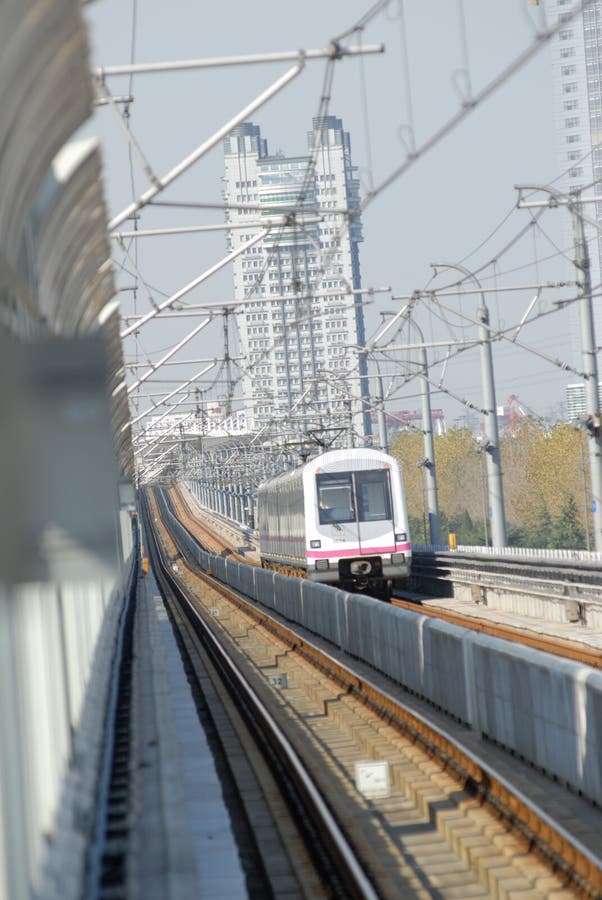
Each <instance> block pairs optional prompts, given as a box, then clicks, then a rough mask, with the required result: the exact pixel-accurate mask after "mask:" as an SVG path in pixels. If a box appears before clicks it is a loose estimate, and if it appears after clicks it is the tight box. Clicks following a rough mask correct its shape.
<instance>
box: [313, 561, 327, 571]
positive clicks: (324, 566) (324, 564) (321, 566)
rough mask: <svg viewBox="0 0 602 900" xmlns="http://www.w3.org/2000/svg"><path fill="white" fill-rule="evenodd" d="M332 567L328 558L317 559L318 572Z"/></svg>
mask: <svg viewBox="0 0 602 900" xmlns="http://www.w3.org/2000/svg"><path fill="white" fill-rule="evenodd" d="M329 568H330V563H329V562H328V560H327V559H317V560H316V572H326V571H327V570H328V569H329Z"/></svg>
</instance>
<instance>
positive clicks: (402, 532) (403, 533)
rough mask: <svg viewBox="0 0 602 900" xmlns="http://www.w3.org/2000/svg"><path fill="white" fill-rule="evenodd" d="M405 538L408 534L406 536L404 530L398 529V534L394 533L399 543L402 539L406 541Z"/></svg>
mask: <svg viewBox="0 0 602 900" xmlns="http://www.w3.org/2000/svg"><path fill="white" fill-rule="evenodd" d="M407 539H408V536H407V534H406V533H405V531H400V532H399V534H396V535H395V540H396V541H397V542H398V543H399V544H401V543H402V542H403V541H407Z"/></svg>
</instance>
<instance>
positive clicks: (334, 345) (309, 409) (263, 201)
mask: <svg viewBox="0 0 602 900" xmlns="http://www.w3.org/2000/svg"><path fill="white" fill-rule="evenodd" d="M312 124H313V127H312V130H311V131H310V132H309V133H308V136H307V143H308V150H307V154H306V155H304V156H298V157H285V156H284V155H283V154H282V153H275V154H272V155H270V154H269V153H268V147H267V142H266V141H265V140H264V139H263V138H262V137H261V133H260V130H259V127H258V126H257V125H254V124H252V123H245V124H243V125H240V126H238V127H237V128H236V129H234V131H233V132H232V133H231V134H230V135H229V136H228V137H227V138H226V139H225V141H224V152H225V177H224V184H225V187H224V198H225V200H226V205H227V221H228V222H229V223H230V224H231V226H232V227H231V229H230V230H229V231H228V242H229V248H230V249H235V248H236V247H239V246H240V245H241V244H242V243H245V242H246V241H248V240H251V239H252V238H253V236H254V235H256V234H257V232H258V231H260V230H261V229H262V228H265V227H269V228H270V231H269V233H268V235H267V236H266V237H264V238H263V240H262V241H261V242H259V243H257V244H255V245H254V246H252V247H249V248H248V249H247V250H246V251H245V252H244V253H242V254H241V255H239V256H238V257H237V258H236V260H235V262H234V295H235V298H236V299H237V300H240V301H243V302H241V303H240V305H238V306H237V307H236V321H237V326H238V334H239V340H240V344H241V347H240V349H241V355H242V356H243V358H244V359H245V365H244V374H243V390H244V397H245V404H246V407H247V409H248V411H249V413H250V414H251V416H252V420H253V427H254V430H255V431H262V430H265V431H266V432H268V433H270V434H271V433H273V432H276V433H277V434H278V435H279V436H282V437H284V438H286V439H289V440H292V441H304V440H307V439H310V440H311V439H312V438H313V439H314V440H318V441H323V442H324V443H325V444H326V445H334V446H348V445H350V444H351V445H355V446H357V445H359V444H361V443H362V442H363V440H364V437H365V436H366V435H368V434H370V420H369V414H368V410H367V400H368V397H367V378H366V359H365V355H364V354H363V353H362V352H361V348H362V347H363V346H364V343H365V334H364V317H363V307H362V298H361V294H360V293H359V290H360V287H361V279H360V266H359V243H360V242H361V241H362V230H361V222H360V219H359V217H358V216H354V215H353V211H354V210H357V209H359V183H358V180H357V179H356V178H355V168H354V166H353V165H352V163H351V145H350V139H349V134H348V132H346V131H344V129H343V126H342V122H341V120H340V119H337V118H336V117H335V116H326V117H323V118H316V119H314V120H313V123H312ZM350 213H351V214H350Z"/></svg>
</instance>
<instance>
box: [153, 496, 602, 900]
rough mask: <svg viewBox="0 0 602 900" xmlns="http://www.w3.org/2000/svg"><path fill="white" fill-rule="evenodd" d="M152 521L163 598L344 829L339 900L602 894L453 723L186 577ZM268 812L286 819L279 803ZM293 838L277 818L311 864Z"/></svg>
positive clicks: (588, 866)
mask: <svg viewBox="0 0 602 900" xmlns="http://www.w3.org/2000/svg"><path fill="white" fill-rule="evenodd" d="M151 502H152V501H151ZM152 518H154V519H155V524H156V525H157V526H158V538H157V547H158V548H160V552H161V555H162V556H163V557H164V558H165V559H166V560H167V564H168V568H171V570H172V574H171V579H172V582H173V584H172V587H171V590H172V591H175V590H177V591H178V592H180V593H183V594H184V595H186V598H187V602H188V604H190V606H191V607H192V609H193V610H194V613H193V614H191V615H194V617H196V618H198V619H200V620H202V621H203V622H204V623H205V627H206V628H207V629H208V631H209V632H210V633H211V635H212V640H214V641H216V642H217V643H219V644H220V645H221V646H222V647H224V648H226V650H225V652H226V653H227V655H228V656H229V657H230V660H231V662H230V663H229V664H228V665H235V666H236V667H240V669H241V671H242V672H243V679H244V681H245V682H246V683H247V684H248V685H251V686H252V687H253V691H254V692H255V693H256V694H257V695H258V696H259V698H260V700H261V702H262V703H263V704H264V706H265V707H266V708H268V709H269V711H270V715H271V716H272V717H273V719H274V721H275V722H276V724H277V726H278V728H279V729H280V730H281V732H282V733H283V734H284V735H285V737H286V741H287V742H288V743H289V745H290V746H291V747H292V748H294V750H295V753H296V755H297V757H298V758H299V759H302V760H303V761H304V763H305V766H306V767H307V770H308V773H309V776H310V777H311V779H312V780H313V782H314V790H315V792H316V793H317V795H318V796H320V797H322V798H323V800H324V801H325V804H326V807H327V809H328V810H329V811H330V813H331V816H332V818H333V819H334V821H335V822H338V823H344V824H345V831H346V838H345V840H346V842H347V844H348V845H349V848H350V849H349V852H350V854H351V857H353V858H355V863H354V864H353V866H352V868H355V869H356V871H357V872H359V873H361V875H362V877H363V878H364V883H363V886H361V885H356V887H355V888H353V891H355V893H351V890H352V889H351V888H350V887H345V888H344V891H343V893H341V894H340V896H370V894H369V893H366V891H372V895H373V896H378V897H381V898H389V897H390V898H398V897H400V896H404V897H405V896H407V897H432V896H439V897H468V896H481V897H489V896H507V897H511V896H514V895H516V896H517V897H518V896H529V897H549V896H554V897H557V898H560V897H569V896H575V895H576V894H583V895H589V896H602V894H601V891H602V874H601V872H600V868H599V866H598V865H597V861H596V860H595V859H592V857H591V855H590V854H588V852H587V851H585V852H584V851H583V848H580V847H579V846H578V845H575V843H574V842H573V841H571V840H570V839H568V837H567V835H566V834H563V833H562V830H561V829H557V828H555V827H554V824H553V823H552V822H550V821H549V819H547V818H546V817H545V816H543V817H542V815H541V814H540V813H539V812H538V810H537V809H536V808H535V807H534V806H533V805H532V804H530V803H529V801H528V800H527V799H526V798H525V797H524V796H517V795H516V794H513V793H512V791H511V790H510V788H509V785H508V784H507V782H506V781H505V780H504V778H503V777H499V776H496V773H495V772H494V771H492V769H491V767H490V766H489V765H488V764H485V763H484V762H483V760H482V759H479V758H478V756H474V755H470V754H466V752H464V751H462V750H460V749H459V747H458V743H457V741H456V740H455V737H454V734H455V732H456V731H457V729H458V728H459V727H460V726H455V725H454V724H453V723H452V724H451V725H450V724H449V722H447V726H446V725H445V719H444V717H442V716H436V715H434V716H433V714H432V711H431V714H427V715H424V705H421V704H420V702H419V701H410V702H408V698H407V695H405V696H404V695H403V692H402V691H401V690H396V689H395V688H394V687H393V686H392V684H391V683H390V682H386V680H384V681H385V683H384V684H382V683H380V682H382V681H383V679H379V678H378V676H377V675H376V674H375V673H374V672H372V671H370V670H368V671H366V667H362V666H360V665H359V664H358V665H357V667H356V666H355V665H354V666H353V669H351V668H349V666H348V665H347V664H344V662H343V661H341V659H339V658H337V657H336V655H333V654H332V653H331V652H330V651H328V650H327V649H325V647H324V646H320V642H319V641H314V640H311V641H310V640H308V639H307V637H305V636H303V635H300V633H299V632H298V631H297V630H291V629H290V628H288V627H286V625H285V624H283V622H282V621H279V620H278V619H277V618H275V617H273V616H271V615H268V614H267V613H266V612H265V611H264V610H261V609H258V608H257V607H256V605H255V604H254V603H252V602H247V601H245V600H244V598H242V597H241V596H239V595H237V594H235V593H233V592H231V591H229V590H228V589H227V588H226V587H224V586H223V585H218V584H216V583H214V582H211V580H210V579H207V577H206V576H204V575H202V574H200V573H198V572H196V571H194V570H193V569H191V568H189V567H188V566H187V565H186V563H185V561H184V560H183V559H182V554H181V552H180V550H179V549H178V548H177V546H176V545H175V544H174V542H173V540H172V539H171V537H170V536H169V535H168V533H167V532H166V530H165V529H164V528H163V526H161V525H160V523H159V522H158V519H159V515H158V508H157V507H156V506H155V507H154V508H153V514H152ZM176 560H177V562H176ZM174 566H176V569H177V571H176V572H175V573H174V570H173V567H174ZM174 616H175V617H176V618H177V617H180V618H182V613H181V612H180V613H176V614H174ZM222 690H223V689H222ZM239 693H240V691H239ZM251 702H252V701H251V699H250V698H247V697H246V695H245V704H247V703H251ZM238 715H239V717H244V715H245V714H244V710H243V712H240V711H239V713H238ZM246 717H247V718H249V714H247V716H246ZM250 718H251V719H256V718H258V714H257V713H255V712H252V713H251V714H250ZM433 720H440V721H437V725H434V724H433ZM262 730H263V729H262ZM271 753H272V761H273V759H274V757H277V758H278V759H284V756H285V754H284V753H283V752H282V750H278V749H272V751H271ZM271 765H272V764H271V763H268V764H266V763H264V764H263V766H264V768H268V769H269V768H270V767H271ZM288 777H289V778H290V777H291V776H288ZM533 777H534V779H537V778H543V776H539V775H538V774H537V773H533ZM286 780H287V779H286V778H285V781H286ZM274 802H275V805H276V808H278V809H280V811H282V808H283V805H284V801H282V800H280V801H273V803H274ZM288 805H289V808H293V809H294V804H292V806H291V803H290V801H289V803H288ZM249 815H250V814H247V817H249ZM289 815H290V814H289ZM296 817H297V818H299V815H298V811H297V816H296ZM294 818H295V814H294V813H293V819H294ZM302 818H303V816H302ZM322 827H323V826H322V825H321V824H315V825H314V826H313V829H314V831H313V834H314V839H313V842H312V841H310V844H312V845H315V844H316V836H317V843H318V845H320V846H322V845H324V844H330V841H331V839H330V838H326V837H325V836H324V835H323V834H322V831H321V829H322ZM316 829H317V831H316ZM289 832H290V834H293V826H292V823H291V824H288V825H286V826H283V825H282V820H281V822H280V831H279V833H280V841H281V845H282V846H281V852H282V853H283V858H284V859H287V860H289V863H290V864H291V866H292V867H293V868H294V866H293V862H291V861H295V860H298V859H307V858H310V857H311V853H310V852H309V851H307V850H303V851H301V850H300V849H299V848H300V846H301V843H302V841H301V838H299V837H298V838H296V839H295V840H293V839H292V838H291V840H293V844H292V846H293V849H292V850H291V849H290V846H291V845H289V840H288V837H287V835H288V833H289ZM295 841H296V843H295ZM314 864H315V861H314ZM265 865H266V870H269V867H270V866H269V861H268V862H266V863H265ZM320 865H322V868H320ZM317 866H318V867H317V869H316V870H314V873H313V874H312V875H310V876H305V877H306V878H309V881H310V882H312V883H313V884H314V889H315V884H316V883H318V882H319V884H320V888H321V891H323V892H325V893H323V894H316V893H311V892H310V893H307V892H304V893H302V895H305V896H312V897H313V896H323V895H324V896H336V893H333V892H332V885H331V881H330V876H329V874H328V865H327V864H325V863H324V862H322V863H321V864H320V862H319V861H318V863H317ZM336 868H338V865H335V869H336ZM304 890H305V889H304ZM362 891H363V893H362Z"/></svg>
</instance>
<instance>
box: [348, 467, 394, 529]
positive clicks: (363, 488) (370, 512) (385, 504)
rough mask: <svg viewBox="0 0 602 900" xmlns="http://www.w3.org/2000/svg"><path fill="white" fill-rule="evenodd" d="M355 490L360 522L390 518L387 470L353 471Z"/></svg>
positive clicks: (380, 520) (389, 492)
mask: <svg viewBox="0 0 602 900" xmlns="http://www.w3.org/2000/svg"><path fill="white" fill-rule="evenodd" d="M354 477H355V492H356V495H357V505H358V512H359V521H360V522H382V521H383V520H384V519H389V520H390V519H391V491H390V488H389V470H388V469H376V470H375V471H372V472H356V473H355V476H354Z"/></svg>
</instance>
